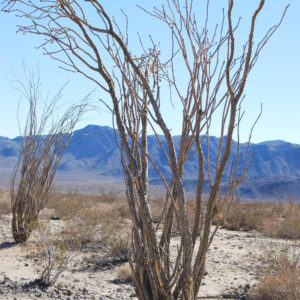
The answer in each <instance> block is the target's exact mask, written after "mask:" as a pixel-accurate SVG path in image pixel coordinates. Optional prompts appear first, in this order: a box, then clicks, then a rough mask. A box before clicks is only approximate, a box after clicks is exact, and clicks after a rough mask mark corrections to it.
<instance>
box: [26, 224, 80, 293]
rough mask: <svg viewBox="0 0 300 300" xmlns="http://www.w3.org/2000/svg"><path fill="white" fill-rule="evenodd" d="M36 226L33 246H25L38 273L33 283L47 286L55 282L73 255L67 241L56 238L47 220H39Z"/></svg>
mask: <svg viewBox="0 0 300 300" xmlns="http://www.w3.org/2000/svg"><path fill="white" fill-rule="evenodd" d="M36 228H37V229H38V230H37V235H36V237H37V238H36V241H35V244H34V247H32V245H31V247H30V246H27V247H28V251H29V253H30V257H31V258H33V259H34V262H35V267H36V269H37V273H39V274H40V275H39V277H38V278H37V279H36V280H35V281H34V282H33V283H34V284H36V285H39V286H41V287H48V286H52V285H54V284H55V283H56V281H57V279H58V277H59V276H60V275H61V274H62V273H63V272H64V271H65V270H66V269H67V268H68V266H69V263H70V262H71V261H72V259H73V258H74V256H75V255H74V252H73V251H71V247H70V245H69V242H68V241H65V240H62V239H60V240H59V241H58V240H57V238H56V237H57V232H55V231H53V229H52V228H51V226H50V225H49V222H39V224H38V225H37V226H36Z"/></svg>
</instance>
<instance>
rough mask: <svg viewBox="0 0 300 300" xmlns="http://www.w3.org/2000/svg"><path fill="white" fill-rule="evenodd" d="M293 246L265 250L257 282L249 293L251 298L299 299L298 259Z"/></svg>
mask: <svg viewBox="0 0 300 300" xmlns="http://www.w3.org/2000/svg"><path fill="white" fill-rule="evenodd" d="M299 258H300V257H299V253H298V254H297V253H295V251H294V249H293V247H291V246H287V245H286V246H284V247H283V249H281V250H280V251H278V250H277V251H274V250H273V251H272V252H269V251H265V253H264V254H263V256H262V258H261V261H262V263H263V264H264V269H263V270H261V273H262V274H260V279H259V284H258V286H257V288H256V289H255V291H254V292H253V293H252V294H251V297H250V298H251V299H252V300H283V299H286V300H298V299H300V259H299Z"/></svg>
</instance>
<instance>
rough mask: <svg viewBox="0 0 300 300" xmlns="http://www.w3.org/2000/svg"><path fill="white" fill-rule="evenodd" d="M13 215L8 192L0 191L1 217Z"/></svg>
mask: <svg viewBox="0 0 300 300" xmlns="http://www.w3.org/2000/svg"><path fill="white" fill-rule="evenodd" d="M9 213H11V203H10V197H9V192H8V191H7V190H4V189H1V190H0V215H6V214H9Z"/></svg>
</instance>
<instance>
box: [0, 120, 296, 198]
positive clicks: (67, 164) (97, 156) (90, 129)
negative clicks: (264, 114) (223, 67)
mask: <svg viewBox="0 0 300 300" xmlns="http://www.w3.org/2000/svg"><path fill="white" fill-rule="evenodd" d="M174 141H175V147H176V150H178V149H179V142H180V136H174ZM20 142H21V139H20V137H17V138H14V139H8V138H5V137H0V172H1V173H4V172H6V173H9V172H8V171H9V170H12V168H13V167H14V164H15V163H16V160H17V156H18V152H19V149H20ZM218 142H219V139H218V138H216V137H210V157H211V167H212V170H213V167H214V163H215V159H216V153H217V147H218ZM162 143H163V144H166V142H165V140H164V139H163V138H162ZM235 146H236V143H234V145H233V149H235ZM203 149H206V140H204V141H203ZM247 150H248V148H247V144H241V145H240V163H241V165H243V163H244V161H245V159H246V156H247ZM204 151H206V150H204ZM149 152H150V155H151V156H152V157H153V158H154V160H155V162H156V164H158V165H159V166H160V168H161V170H162V172H163V174H164V175H165V176H166V178H170V177H171V172H170V169H169V167H168V163H167V160H166V158H165V157H164V154H163V152H162V151H161V149H160V146H159V144H158V142H157V140H156V137H155V136H150V137H149ZM249 153H250V155H249V156H250V157H251V158H252V164H251V167H250V169H249V170H248V172H247V178H246V180H245V181H244V183H243V184H242V185H241V186H240V188H239V191H238V193H239V194H240V195H241V196H242V197H244V198H251V199H262V198H274V197H276V195H277V194H280V195H282V196H286V195H292V196H294V197H296V198H297V197H300V145H296V144H291V143H287V142H284V141H268V142H263V143H259V144H251V146H250V151H249ZM204 154H205V155H207V153H206V152H205V153H204ZM197 165H198V161H197V157H196V156H194V157H192V158H191V159H190V160H189V161H188V162H187V163H186V165H185V169H184V180H185V185H186V187H187V189H188V190H190V191H192V190H193V189H195V183H196V182H195V180H196V178H197V177H196V174H197ZM149 172H150V179H151V180H152V182H153V183H154V184H155V183H157V184H158V183H159V178H158V176H157V174H156V172H155V169H154V168H153V167H152V168H151V167H150V170H149ZM239 172H241V169H240V170H239ZM58 174H73V175H74V174H79V175H78V176H82V175H83V174H93V175H92V176H101V177H107V178H110V179H111V178H112V179H114V178H115V179H118V180H120V179H122V176H123V175H122V174H123V173H122V168H121V164H120V153H119V149H118V146H117V143H116V141H115V134H114V132H113V129H112V128H110V127H101V126H96V125H89V126H87V127H85V128H83V129H80V130H77V131H76V132H75V134H74V136H73V138H72V143H71V145H70V146H69V148H68V150H67V151H66V153H65V155H64V157H63V160H62V162H61V165H60V166H59V173H58ZM228 174H229V169H227V170H226V171H225V177H226V176H228ZM73 177H74V176H73ZM78 179H80V177H79V178H78ZM208 188H209V187H208V184H207V185H206V189H208ZM262 200H263V199H262Z"/></svg>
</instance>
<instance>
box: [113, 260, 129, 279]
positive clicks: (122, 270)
mask: <svg viewBox="0 0 300 300" xmlns="http://www.w3.org/2000/svg"><path fill="white" fill-rule="evenodd" d="M115 273H116V277H117V280H118V281H119V282H122V283H129V282H132V279H133V278H132V270H131V268H130V265H129V263H126V264H123V265H121V266H119V267H117V268H116V271H115Z"/></svg>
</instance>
